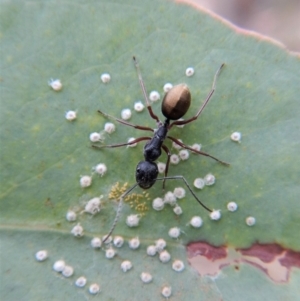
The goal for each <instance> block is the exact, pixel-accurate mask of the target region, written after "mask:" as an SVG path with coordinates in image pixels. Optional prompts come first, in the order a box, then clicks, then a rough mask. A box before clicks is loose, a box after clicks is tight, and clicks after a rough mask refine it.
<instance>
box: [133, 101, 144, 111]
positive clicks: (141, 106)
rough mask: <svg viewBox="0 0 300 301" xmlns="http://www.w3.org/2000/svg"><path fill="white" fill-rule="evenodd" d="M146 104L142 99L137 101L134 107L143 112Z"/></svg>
mask: <svg viewBox="0 0 300 301" xmlns="http://www.w3.org/2000/svg"><path fill="white" fill-rule="evenodd" d="M144 108H145V106H144V105H143V103H142V102H141V101H137V102H136V103H135V104H134V109H135V110H136V111H137V112H142V111H143V110H144Z"/></svg>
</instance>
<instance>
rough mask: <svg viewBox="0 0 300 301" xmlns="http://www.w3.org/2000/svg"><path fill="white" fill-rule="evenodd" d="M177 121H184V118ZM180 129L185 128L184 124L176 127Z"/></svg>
mask: <svg viewBox="0 0 300 301" xmlns="http://www.w3.org/2000/svg"><path fill="white" fill-rule="evenodd" d="M177 121H184V119H183V118H179V119H178V120H177ZM176 126H177V127H178V128H183V127H184V124H178V125H176Z"/></svg>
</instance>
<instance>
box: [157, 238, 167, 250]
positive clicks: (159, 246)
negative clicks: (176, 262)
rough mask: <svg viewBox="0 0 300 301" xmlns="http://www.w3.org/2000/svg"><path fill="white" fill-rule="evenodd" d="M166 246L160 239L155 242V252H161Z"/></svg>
mask: <svg viewBox="0 0 300 301" xmlns="http://www.w3.org/2000/svg"><path fill="white" fill-rule="evenodd" d="M166 246H167V243H166V241H165V240H164V239H162V238H160V239H158V240H157V241H156V242H155V247H156V250H157V251H162V250H163V249H164V248H165V247H166Z"/></svg>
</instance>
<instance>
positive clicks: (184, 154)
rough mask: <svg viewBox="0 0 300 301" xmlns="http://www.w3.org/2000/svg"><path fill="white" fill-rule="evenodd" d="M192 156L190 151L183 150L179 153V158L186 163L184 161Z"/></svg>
mask: <svg viewBox="0 0 300 301" xmlns="http://www.w3.org/2000/svg"><path fill="white" fill-rule="evenodd" d="M189 156H190V153H189V151H188V150H186V149H182V150H180V151H179V158H180V159H181V160H182V161H184V160H187V159H188V158H189Z"/></svg>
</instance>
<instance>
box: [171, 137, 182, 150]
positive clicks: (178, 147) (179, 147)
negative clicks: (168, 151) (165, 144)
mask: <svg viewBox="0 0 300 301" xmlns="http://www.w3.org/2000/svg"><path fill="white" fill-rule="evenodd" d="M177 140H178V141H179V142H182V140H181V139H177ZM172 147H173V148H175V149H177V150H180V149H182V146H181V145H179V144H177V143H176V142H174V141H173V142H172Z"/></svg>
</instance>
